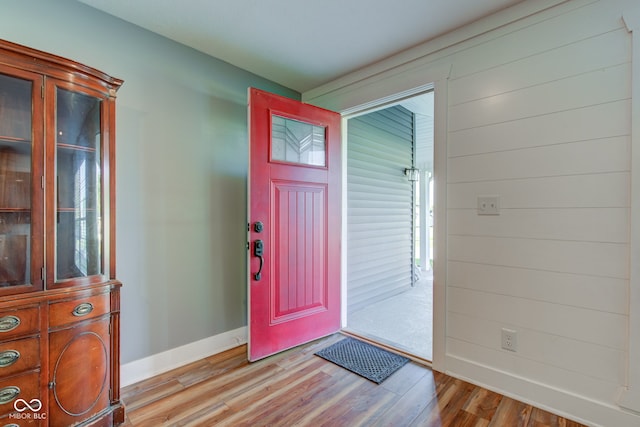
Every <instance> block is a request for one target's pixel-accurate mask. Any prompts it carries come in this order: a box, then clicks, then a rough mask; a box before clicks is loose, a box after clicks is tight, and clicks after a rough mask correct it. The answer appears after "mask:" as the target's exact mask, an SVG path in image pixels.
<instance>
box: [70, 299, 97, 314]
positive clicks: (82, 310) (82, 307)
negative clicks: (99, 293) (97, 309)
mask: <svg viewBox="0 0 640 427" xmlns="http://www.w3.org/2000/svg"><path fill="white" fill-rule="evenodd" d="M92 311H93V304H91V303H90V302H83V303H82V304H78V305H77V306H76V308H74V309H73V312H72V313H73V315H74V316H76V317H81V316H86V315H87V314H89V313H91V312H92Z"/></svg>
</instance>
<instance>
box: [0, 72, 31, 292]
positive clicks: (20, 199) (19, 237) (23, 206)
mask: <svg viewBox="0 0 640 427" xmlns="http://www.w3.org/2000/svg"><path fill="white" fill-rule="evenodd" d="M33 85H34V82H33V81H32V80H29V79H22V78H16V77H12V76H9V75H6V74H2V73H1V72H0V289H4V288H7V287H14V286H17V285H25V284H30V283H32V277H31V276H32V274H31V263H32V259H31V258H32V257H31V240H32V239H31V236H32V232H33V230H32V224H31V220H32V215H31V214H32V212H31V208H32V206H31V203H32V202H31V201H32V191H31V172H32V171H31V168H32V156H33V153H32V138H33V134H32V122H33V117H32V115H33V108H32V104H33V101H32V99H33Z"/></svg>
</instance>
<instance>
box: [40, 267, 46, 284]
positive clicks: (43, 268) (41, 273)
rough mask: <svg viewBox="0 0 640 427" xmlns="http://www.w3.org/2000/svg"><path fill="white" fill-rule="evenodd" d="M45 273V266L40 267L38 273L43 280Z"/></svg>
mask: <svg viewBox="0 0 640 427" xmlns="http://www.w3.org/2000/svg"><path fill="white" fill-rule="evenodd" d="M45 273H46V268H45V267H42V269H41V270H40V275H41V276H42V277H41V278H42V280H43V281H44V276H45Z"/></svg>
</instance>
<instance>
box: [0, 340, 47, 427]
mask: <svg viewBox="0 0 640 427" xmlns="http://www.w3.org/2000/svg"><path fill="white" fill-rule="evenodd" d="M39 366H40V338H38V337H34V338H24V339H21V340H17V341H9V342H5V343H2V344H0V376H2V377H6V376H8V375H13V374H17V373H18V372H22V371H28V370H30V369H35V368H37V367H39ZM0 425H2V424H1V423H0Z"/></svg>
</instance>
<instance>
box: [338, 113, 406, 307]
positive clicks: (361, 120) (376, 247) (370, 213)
mask: <svg viewBox="0 0 640 427" xmlns="http://www.w3.org/2000/svg"><path fill="white" fill-rule="evenodd" d="M413 123H414V122H413V113H411V112H410V111H409V110H407V109H406V108H404V107H401V106H394V107H390V108H386V109H384V110H380V111H376V112H373V113H369V114H366V115H363V116H360V117H356V118H353V119H350V120H349V124H348V128H347V132H348V145H347V152H348V154H347V159H348V166H347V181H348V184H347V191H348V197H347V199H348V214H347V215H348V219H347V236H348V246H347V251H348V255H347V292H348V299H347V301H348V310H349V312H353V311H355V310H358V309H360V308H362V307H364V306H366V305H368V304H371V303H374V302H376V301H379V300H380V299H382V298H386V297H389V296H392V295H394V294H397V293H399V292H401V291H403V290H406V289H409V288H410V287H411V285H412V278H411V274H412V268H411V263H412V254H413V252H412V247H411V243H412V240H411V236H412V232H413V230H412V227H413V216H412V215H413V214H412V212H413V211H412V205H411V204H412V187H411V184H410V183H409V181H408V180H407V177H406V176H405V175H404V169H405V168H408V167H411V166H412V165H413V133H414V129H413V128H414V125H413Z"/></svg>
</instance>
